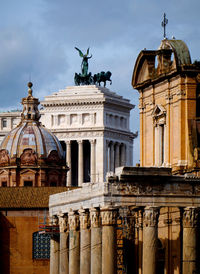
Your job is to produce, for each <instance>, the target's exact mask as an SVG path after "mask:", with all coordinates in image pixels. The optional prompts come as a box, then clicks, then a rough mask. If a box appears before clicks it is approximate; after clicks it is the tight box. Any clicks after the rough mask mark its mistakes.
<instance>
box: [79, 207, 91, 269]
mask: <svg viewBox="0 0 200 274" xmlns="http://www.w3.org/2000/svg"><path fill="white" fill-rule="evenodd" d="M79 216H80V217H79V218H80V274H90V251H91V241H90V229H89V228H90V223H89V212H87V211H86V210H84V209H80V210H79Z"/></svg>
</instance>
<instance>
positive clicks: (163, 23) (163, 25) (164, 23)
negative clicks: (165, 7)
mask: <svg viewBox="0 0 200 274" xmlns="http://www.w3.org/2000/svg"><path fill="white" fill-rule="evenodd" d="M167 24H168V19H167V17H166V13H164V19H163V21H162V23H161V26H162V27H163V29H164V34H163V37H164V39H166V25H167Z"/></svg>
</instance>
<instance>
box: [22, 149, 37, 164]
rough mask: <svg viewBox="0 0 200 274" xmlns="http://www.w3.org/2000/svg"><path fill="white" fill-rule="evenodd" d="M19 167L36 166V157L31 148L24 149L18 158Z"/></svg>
mask: <svg viewBox="0 0 200 274" xmlns="http://www.w3.org/2000/svg"><path fill="white" fill-rule="evenodd" d="M20 162H21V165H27V166H32V165H36V164H37V155H36V153H35V151H34V150H33V149H31V148H27V149H24V151H23V153H22V155H21V156H20Z"/></svg>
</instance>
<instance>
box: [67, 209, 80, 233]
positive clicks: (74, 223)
mask: <svg viewBox="0 0 200 274" xmlns="http://www.w3.org/2000/svg"><path fill="white" fill-rule="evenodd" d="M68 222H69V229H70V230H77V229H78V228H79V215H78V214H77V213H76V212H74V211H70V212H69V213H68Z"/></svg>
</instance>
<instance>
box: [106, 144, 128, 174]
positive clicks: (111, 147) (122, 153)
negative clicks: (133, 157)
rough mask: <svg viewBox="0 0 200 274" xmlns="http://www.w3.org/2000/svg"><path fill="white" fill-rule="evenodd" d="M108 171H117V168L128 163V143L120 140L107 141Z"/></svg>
mask: <svg viewBox="0 0 200 274" xmlns="http://www.w3.org/2000/svg"><path fill="white" fill-rule="evenodd" d="M106 152H107V171H112V172H115V168H116V167H119V166H125V165H126V145H125V144H123V143H119V142H114V141H109V140H107V142H106Z"/></svg>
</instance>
